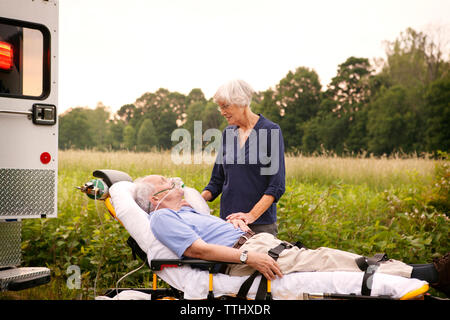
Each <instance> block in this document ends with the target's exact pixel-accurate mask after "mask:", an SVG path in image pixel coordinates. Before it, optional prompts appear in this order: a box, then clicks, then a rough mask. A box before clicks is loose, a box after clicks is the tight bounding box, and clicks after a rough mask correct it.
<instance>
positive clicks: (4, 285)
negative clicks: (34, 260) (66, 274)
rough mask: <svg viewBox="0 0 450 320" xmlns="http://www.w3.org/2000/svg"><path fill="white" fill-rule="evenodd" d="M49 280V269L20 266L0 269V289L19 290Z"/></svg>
mask: <svg viewBox="0 0 450 320" xmlns="http://www.w3.org/2000/svg"><path fill="white" fill-rule="evenodd" d="M49 282H50V269H48V268H43V267H39V268H37V267H22V268H9V269H4V270H0V291H19V290H23V289H28V288H32V287H36V286H39V285H42V284H46V283H49Z"/></svg>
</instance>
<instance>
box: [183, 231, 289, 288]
mask: <svg viewBox="0 0 450 320" xmlns="http://www.w3.org/2000/svg"><path fill="white" fill-rule="evenodd" d="M184 255H185V256H187V257H191V258H197V259H203V260H212V261H221V262H228V263H240V259H239V258H240V255H241V251H240V250H238V249H234V248H230V247H226V246H221V245H216V244H209V243H206V242H205V241H203V240H202V239H197V240H195V241H194V242H193V243H192V245H191V246H190V247H189V248H187V249H186V250H185V251H184ZM247 264H248V266H250V267H251V268H253V269H255V270H258V271H259V272H261V273H262V274H263V275H264V276H265V277H266V278H267V279H271V280H273V279H274V278H275V276H276V275H278V276H279V277H282V276H283V274H282V273H281V269H280V267H279V266H278V264H277V262H276V261H275V260H274V259H272V258H271V257H270V256H269V255H268V254H265V253H260V252H251V251H250V252H248V259H247Z"/></svg>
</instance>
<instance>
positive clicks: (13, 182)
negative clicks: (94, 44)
mask: <svg viewBox="0 0 450 320" xmlns="http://www.w3.org/2000/svg"><path fill="white" fill-rule="evenodd" d="M58 6H59V4H58V1H57V0H48V1H46V0H1V1H0V291H3V290H20V289H24V288H29V287H32V286H36V285H39V284H43V283H46V282H48V281H50V270H49V269H48V268H33V267H20V264H21V224H22V220H23V219H28V218H51V217H56V216H57V177H58V123H57V121H56V120H57V110H58Z"/></svg>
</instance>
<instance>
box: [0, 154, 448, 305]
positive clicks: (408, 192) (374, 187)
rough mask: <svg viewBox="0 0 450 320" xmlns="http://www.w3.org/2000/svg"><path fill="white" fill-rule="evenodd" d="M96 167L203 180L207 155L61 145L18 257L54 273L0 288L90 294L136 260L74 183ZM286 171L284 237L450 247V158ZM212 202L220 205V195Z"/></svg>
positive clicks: (137, 280) (310, 164) (144, 280)
mask: <svg viewBox="0 0 450 320" xmlns="http://www.w3.org/2000/svg"><path fill="white" fill-rule="evenodd" d="M95 169H116V170H121V171H125V172H127V173H128V174H129V175H130V176H132V177H133V178H137V177H139V176H143V175H147V174H152V173H157V174H162V175H166V176H170V177H175V176H177V177H181V178H182V179H183V181H184V182H185V183H186V184H187V185H188V186H192V187H194V188H196V189H197V190H202V189H203V187H204V186H205V185H206V184H207V183H208V181H209V178H210V173H211V169H212V164H211V163H205V164H195V165H194V164H191V165H188V164H183V165H176V164H174V163H173V162H172V161H171V158H170V153H169V152H161V153H157V152H153V153H131V152H109V153H106V152H94V151H64V152H60V153H59V178H58V183H59V185H58V197H59V199H58V218H56V219H37V220H26V221H24V223H23V242H22V249H23V260H24V263H23V265H27V266H48V267H49V268H50V269H51V270H52V279H53V280H52V282H51V283H49V284H47V285H44V286H41V287H38V288H34V289H29V290H25V291H22V292H18V293H0V298H3V299H92V298H93V297H94V293H95V294H96V295H99V294H101V293H103V291H104V289H105V288H110V287H114V286H115V283H116V281H117V280H118V279H119V278H120V277H121V276H123V275H124V274H125V273H127V272H128V271H130V270H132V269H134V268H136V267H137V266H139V265H140V263H141V262H138V261H136V260H133V259H132V257H131V251H130V249H129V248H128V247H127V245H126V239H127V237H128V234H127V232H126V231H125V230H124V229H123V228H122V227H121V226H120V224H119V223H117V222H115V221H113V220H111V218H110V217H109V215H108V213H107V211H106V209H105V208H104V205H103V203H101V202H99V203H97V204H96V203H95V202H94V201H93V200H89V199H88V198H87V197H86V196H85V195H83V194H81V193H80V192H79V191H78V190H76V189H75V186H80V185H82V184H84V183H85V182H86V181H88V180H90V179H91V178H92V172H93V171H94V170H95ZM286 171H287V178H286V192H285V194H284V195H283V197H282V198H281V200H280V201H279V203H278V223H279V238H281V239H284V240H288V241H297V240H301V241H302V242H303V243H304V244H305V245H306V246H308V247H310V248H317V247H320V246H328V247H333V248H338V249H342V250H346V251H352V252H355V253H359V254H365V255H373V254H374V253H377V252H386V253H387V254H388V255H389V256H390V257H391V258H395V259H399V260H402V261H404V262H406V263H425V262H429V261H430V260H431V259H432V258H434V257H438V256H440V255H442V254H444V253H446V252H448V251H450V250H449V249H450V244H449V219H448V216H447V215H446V213H447V214H448V210H449V188H450V167H449V165H448V161H444V160H440V161H437V160H432V159H428V158H421V157H404V156H403V157H391V158H370V157H369V158H366V157H354V158H339V157H335V156H333V155H327V156H317V157H303V156H296V157H293V156H287V157H286ZM210 206H211V208H212V209H213V210H214V211H213V214H216V215H218V213H219V199H217V200H215V201H214V202H213V203H211V205H210ZM71 265H76V266H78V267H79V268H80V270H81V274H82V281H81V288H80V289H69V288H68V287H67V285H66V283H67V279H68V277H69V276H70V274H67V270H68V267H69V266H71ZM149 279H151V274H150V272H149V271H142V272H138V273H136V274H135V275H132V276H130V277H129V278H126V279H125V280H124V281H123V282H121V283H120V286H121V287H124V286H141V287H142V286H148V285H149ZM94 288H95V289H94ZM94 290H95V292H94Z"/></svg>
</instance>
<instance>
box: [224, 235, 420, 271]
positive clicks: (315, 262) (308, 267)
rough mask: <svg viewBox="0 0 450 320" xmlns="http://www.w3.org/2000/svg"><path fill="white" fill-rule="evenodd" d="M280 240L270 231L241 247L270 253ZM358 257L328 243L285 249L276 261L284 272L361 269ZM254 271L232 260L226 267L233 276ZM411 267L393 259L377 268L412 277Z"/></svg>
mask: <svg viewBox="0 0 450 320" xmlns="http://www.w3.org/2000/svg"><path fill="white" fill-rule="evenodd" d="M281 242H282V241H281V240H279V239H277V238H275V237H274V236H273V235H271V234H268V233H258V234H256V235H254V236H253V237H251V238H250V239H249V240H247V241H246V242H245V243H244V244H243V246H242V247H241V248H240V250H248V251H249V252H250V251H257V252H262V253H267V252H268V251H269V250H270V249H272V248H275V247H276V246H278V245H279V244H280V243H281ZM359 257H360V255H357V254H354V253H350V252H346V251H341V250H336V249H331V248H325V247H321V248H318V249H315V250H311V249H305V248H302V249H299V248H298V247H293V248H291V249H286V250H284V251H282V252H281V254H280V256H279V258H278V260H277V262H278V264H279V266H280V268H281V272H282V273H283V274H288V273H291V272H315V271H317V272H320V271H322V272H325V271H348V272H361V270H360V269H359V267H358V265H357V264H356V262H355V259H356V258H359ZM254 271H255V270H254V269H252V268H250V267H249V266H248V265H246V264H232V265H229V267H228V269H227V273H228V274H230V275H232V276H246V275H250V274H252V273H253V272H254ZM411 271H412V267H411V266H409V265H407V264H405V263H403V262H401V261H398V260H393V259H390V260H388V261H385V262H382V263H381V264H380V266H379V268H378V269H377V272H381V273H387V274H391V275H396V276H402V277H406V278H410V277H411Z"/></svg>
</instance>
